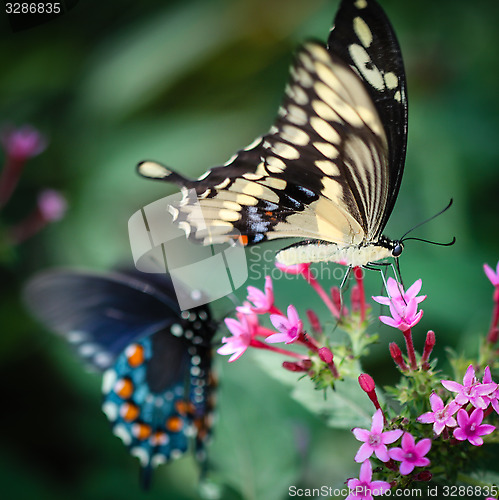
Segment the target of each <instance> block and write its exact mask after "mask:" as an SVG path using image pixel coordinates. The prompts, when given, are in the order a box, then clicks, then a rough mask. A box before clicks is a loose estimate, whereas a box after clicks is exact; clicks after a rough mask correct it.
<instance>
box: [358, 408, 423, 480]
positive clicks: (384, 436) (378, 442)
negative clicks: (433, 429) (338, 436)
mask: <svg viewBox="0 0 499 500" xmlns="http://www.w3.org/2000/svg"><path fill="white" fill-rule="evenodd" d="M383 428H384V417H383V412H382V410H381V409H378V410H376V413H375V414H374V415H373V418H372V425H371V429H370V430H367V429H360V428H358V427H356V428H355V429H353V430H352V432H353V434H354V436H355V437H356V439H357V440H359V441H362V442H363V444H362V446H361V447H360V448H359V451H358V452H357V454H356V455H355V461H356V462H365V461H366V460H367V459H369V458H370V457H371V455H372V454H373V453H374V454H375V455H376V457H377V458H378V459H379V460H381V461H382V462H388V461H389V460H390V459H392V460H395V461H397V462H400V468H399V472H400V474H401V475H403V476H405V475H407V474H410V473H411V472H412V471H413V470H414V468H415V467H426V466H427V465H429V464H430V460H429V459H428V458H426V457H425V455H426V454H427V453H428V452H429V451H430V448H431V439H421V440H420V441H419V442H418V443H416V441H415V439H414V437H413V436H412V434H410V433H409V432H404V431H402V430H400V429H394V430H388V431H383ZM400 437H402V440H401V446H400V447H396V448H390V449H388V447H387V445H390V444H393V443H395V441H397V440H398V439H399V438H400Z"/></svg>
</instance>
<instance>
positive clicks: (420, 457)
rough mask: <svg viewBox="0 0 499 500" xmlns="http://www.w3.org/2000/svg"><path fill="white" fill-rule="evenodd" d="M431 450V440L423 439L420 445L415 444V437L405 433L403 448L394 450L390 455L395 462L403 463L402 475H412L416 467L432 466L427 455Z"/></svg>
mask: <svg viewBox="0 0 499 500" xmlns="http://www.w3.org/2000/svg"><path fill="white" fill-rule="evenodd" d="M430 448H431V439H422V440H421V441H419V442H418V443H416V442H415V440H414V437H413V436H412V435H411V434H410V433H409V432H405V433H404V435H403V436H402V441H401V447H400V448H392V449H391V450H389V452H388V454H389V455H390V458H392V459H393V460H397V461H398V462H401V464H400V469H399V471H400V474H402V475H406V474H410V473H411V472H412V471H413V470H414V467H425V466H426V465H429V464H430V460H429V459H428V458H426V457H425V456H424V455H426V454H427V453H428V452H429V451H430Z"/></svg>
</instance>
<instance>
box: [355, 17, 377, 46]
mask: <svg viewBox="0 0 499 500" xmlns="http://www.w3.org/2000/svg"><path fill="white" fill-rule="evenodd" d="M353 29H354V31H355V34H356V35H357V36H358V37H359V40H360V42H361V43H362V45H363V46H364V47H369V45H371V43H372V42H373V34H372V33H371V30H370V29H369V26H368V25H367V24H366V22H365V21H364V19H362V18H361V17H356V18H355V19H354V20H353Z"/></svg>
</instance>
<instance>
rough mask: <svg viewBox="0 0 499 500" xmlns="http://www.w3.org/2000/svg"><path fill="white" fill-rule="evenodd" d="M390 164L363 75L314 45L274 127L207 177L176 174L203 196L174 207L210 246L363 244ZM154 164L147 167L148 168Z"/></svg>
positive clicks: (305, 51) (303, 56)
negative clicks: (303, 240)
mask: <svg viewBox="0 0 499 500" xmlns="http://www.w3.org/2000/svg"><path fill="white" fill-rule="evenodd" d="M251 160H252V161H253V162H254V163H253V164H251ZM386 161H387V146H386V137H385V135H384V129H383V127H382V125H381V123H380V121H379V118H378V115H377V112H376V109H375V107H374V106H373V104H372V101H371V99H370V98H369V95H368V94H367V92H366V90H365V88H364V86H363V85H362V83H361V81H360V80H359V78H358V77H357V75H356V74H355V73H354V72H353V71H352V70H351V69H350V68H348V67H347V66H346V65H345V64H343V63H342V62H341V61H340V60H339V59H337V58H332V57H331V55H330V54H329V53H328V52H327V51H326V49H325V48H324V47H323V46H321V45H320V44H318V43H309V44H307V45H305V46H304V47H303V48H302V49H301V50H300V51H299V52H298V54H297V56H296V62H295V64H294V66H293V68H292V76H291V80H290V83H289V84H288V86H287V89H286V96H285V99H284V101H283V104H282V106H281V108H280V111H279V116H278V118H277V120H276V123H275V125H274V126H273V127H272V128H271V130H270V132H269V133H268V134H267V135H265V136H264V137H263V138H262V139H259V140H258V141H257V142H256V145H255V146H253V148H252V149H250V150H249V151H243V152H240V153H239V154H238V155H237V156H236V157H235V158H234V159H232V160H231V161H230V162H229V163H228V164H227V165H226V166H223V167H217V168H213V169H211V170H210V171H209V173H208V175H207V176H206V177H204V178H203V179H201V180H197V181H188V180H187V179H184V178H180V176H178V174H173V176H170V177H169V178H170V180H173V181H177V182H179V183H180V184H181V185H182V186H185V187H187V188H194V189H195V197H196V198H197V200H194V199H186V200H184V202H183V203H181V204H180V206H179V207H174V209H173V212H174V214H175V217H176V218H177V221H178V223H179V225H181V227H184V228H186V229H187V232H188V233H189V236H191V237H193V238H195V239H199V240H201V241H202V242H203V243H205V244H208V243H211V242H219V241H224V240H225V239H227V238H228V237H231V236H233V235H234V234H238V233H241V234H242V235H245V236H247V237H248V238H249V240H248V243H258V242H260V241H263V240H265V239H275V238H283V237H307V238H313V239H321V240H326V241H332V242H336V243H344V244H356V243H360V242H361V241H362V240H363V239H364V238H365V237H366V235H371V233H372V232H373V230H372V227H373V224H374V222H375V221H376V220H378V219H379V214H378V212H377V211H376V210H377V209H378V208H379V207H381V206H382V203H381V200H377V199H376V196H378V197H379V196H381V195H382V194H383V193H384V190H383V189H382V188H380V187H379V186H380V185H381V186H383V185H384V184H386V183H387V182H388V179H385V177H384V174H385V172H386V171H387V169H386ZM149 164H150V162H146V163H145V164H143V165H142V166H140V167H139V169H140V170H141V172H142V173H145V174H147V171H146V170H147V168H149ZM250 165H251V168H250ZM382 167H384V168H382ZM374 169H376V176H377V177H376V178H375V177H374V173H373V171H374ZM374 200H376V201H378V202H377V203H375V201H374ZM195 201H198V202H199V205H200V208H201V210H200V209H199V207H198V206H196V203H195ZM205 225H206V226H207V228H206V229H205ZM214 237H215V238H216V239H215V241H214Z"/></svg>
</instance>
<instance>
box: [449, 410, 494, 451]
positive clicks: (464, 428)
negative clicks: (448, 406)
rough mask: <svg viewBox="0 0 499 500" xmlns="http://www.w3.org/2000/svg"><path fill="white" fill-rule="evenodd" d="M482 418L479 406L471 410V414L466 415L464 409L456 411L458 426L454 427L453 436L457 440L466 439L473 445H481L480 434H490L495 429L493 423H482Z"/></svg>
mask: <svg viewBox="0 0 499 500" xmlns="http://www.w3.org/2000/svg"><path fill="white" fill-rule="evenodd" d="M482 420H483V410H482V409H480V408H476V409H475V410H473V413H472V414H471V415H468V413H467V412H466V410H462V409H461V410H459V411H458V412H457V423H458V424H459V427H458V428H457V429H454V437H455V438H456V439H459V441H465V440H466V439H467V440H468V441H469V442H470V443H471V444H472V445H473V446H482V444H483V439H482V438H481V436H485V435H487V434H490V433H491V432H492V431H494V429H495V426H493V425H488V424H482Z"/></svg>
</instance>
